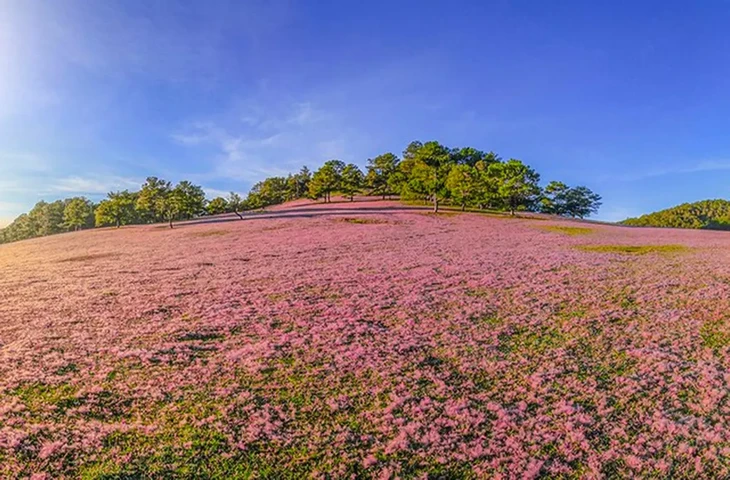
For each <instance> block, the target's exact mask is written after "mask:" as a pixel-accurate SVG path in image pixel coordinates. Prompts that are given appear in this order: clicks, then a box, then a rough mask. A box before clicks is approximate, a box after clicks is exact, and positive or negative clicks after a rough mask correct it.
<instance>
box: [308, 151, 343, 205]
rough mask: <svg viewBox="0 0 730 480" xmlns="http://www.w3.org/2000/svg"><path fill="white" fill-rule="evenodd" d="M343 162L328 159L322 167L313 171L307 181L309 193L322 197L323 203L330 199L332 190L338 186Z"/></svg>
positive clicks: (312, 195) (314, 196)
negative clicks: (309, 179) (310, 178)
mask: <svg viewBox="0 0 730 480" xmlns="http://www.w3.org/2000/svg"><path fill="white" fill-rule="evenodd" d="M344 168H345V164H344V162H342V161H340V160H329V161H327V162H325V164H324V165H322V167H321V168H320V169H319V170H317V171H316V172H314V175H312V180H311V181H310V182H309V195H310V196H311V197H312V198H314V199H317V198H323V199H324V201H325V203H328V202H330V201H331V200H332V198H331V197H332V192H334V191H336V190H337V189H339V188H340V182H341V180H342V170H343V169H344Z"/></svg>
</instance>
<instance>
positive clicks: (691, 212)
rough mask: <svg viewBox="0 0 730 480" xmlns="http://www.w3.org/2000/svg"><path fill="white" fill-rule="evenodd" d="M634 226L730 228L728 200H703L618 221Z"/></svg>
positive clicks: (729, 202)
mask: <svg viewBox="0 0 730 480" xmlns="http://www.w3.org/2000/svg"><path fill="white" fill-rule="evenodd" d="M620 223H621V224H623V225H632V226H636V227H665V228H697V229H710V230H730V201H728V200H720V199H715V200H703V201H700V202H694V203H683V204H681V205H677V206H676V207H672V208H667V209H665V210H660V211H658V212H653V213H648V214H646V215H642V216H640V217H637V218H627V219H626V220H624V221H622V222H620Z"/></svg>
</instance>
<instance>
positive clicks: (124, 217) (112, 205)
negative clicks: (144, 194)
mask: <svg viewBox="0 0 730 480" xmlns="http://www.w3.org/2000/svg"><path fill="white" fill-rule="evenodd" d="M136 203H137V194H136V193H130V192H129V191H128V190H123V191H119V192H110V193H109V194H108V195H107V198H106V199H105V200H102V201H101V202H100V203H99V205H98V206H97V207H96V211H95V212H94V213H95V217H96V226H97V227H105V226H107V225H114V226H115V227H117V228H119V227H121V226H122V225H129V224H131V223H135V221H136V220H137V211H136V210H135V205H136Z"/></svg>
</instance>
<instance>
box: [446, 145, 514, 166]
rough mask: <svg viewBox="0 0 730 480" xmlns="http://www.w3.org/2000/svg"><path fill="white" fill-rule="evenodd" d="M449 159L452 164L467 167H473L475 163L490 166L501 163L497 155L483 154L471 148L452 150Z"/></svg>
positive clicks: (491, 153) (492, 153)
mask: <svg viewBox="0 0 730 480" xmlns="http://www.w3.org/2000/svg"><path fill="white" fill-rule="evenodd" d="M451 157H452V158H453V161H454V163H456V164H458V165H469V166H470V167H473V166H475V165H476V164H477V162H484V163H486V164H492V163H497V162H501V161H502V159H501V158H500V157H499V155H497V154H496V153H494V152H489V153H484V152H482V151H481V150H477V149H476V148H472V147H464V148H452V149H451Z"/></svg>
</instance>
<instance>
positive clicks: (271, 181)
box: [246, 177, 289, 208]
mask: <svg viewBox="0 0 730 480" xmlns="http://www.w3.org/2000/svg"><path fill="white" fill-rule="evenodd" d="M288 190H289V181H288V179H287V178H284V177H269V178H266V179H264V180H263V181H261V182H258V183H257V184H256V185H254V186H253V188H251V191H250V192H249V193H248V198H247V200H246V203H247V204H248V205H249V208H263V207H268V206H269V205H278V204H279V203H284V202H285V201H286V200H287V196H288Z"/></svg>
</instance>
